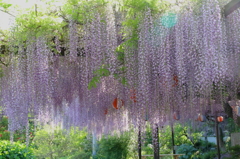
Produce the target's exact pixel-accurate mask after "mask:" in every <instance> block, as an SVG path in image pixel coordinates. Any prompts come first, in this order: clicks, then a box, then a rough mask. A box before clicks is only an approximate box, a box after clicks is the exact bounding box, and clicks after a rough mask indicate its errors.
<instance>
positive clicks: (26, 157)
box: [0, 140, 35, 159]
mask: <svg viewBox="0 0 240 159" xmlns="http://www.w3.org/2000/svg"><path fill="white" fill-rule="evenodd" d="M34 158H35V157H34V155H33V150H32V148H27V147H26V145H25V144H22V143H19V142H14V143H10V141H4V140H2V141H0V159H34Z"/></svg>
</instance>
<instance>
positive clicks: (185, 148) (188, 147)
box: [177, 144, 197, 159]
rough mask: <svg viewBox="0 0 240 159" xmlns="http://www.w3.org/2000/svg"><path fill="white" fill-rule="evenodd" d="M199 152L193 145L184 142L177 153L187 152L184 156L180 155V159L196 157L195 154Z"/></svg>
mask: <svg viewBox="0 0 240 159" xmlns="http://www.w3.org/2000/svg"><path fill="white" fill-rule="evenodd" d="M196 152H197V149H196V148H194V147H193V146H192V145H189V144H183V145H181V146H179V147H178V150H177V153H178V154H185V155H184V156H180V157H179V158H180V159H194V158H195V157H194V154H195V153H196Z"/></svg>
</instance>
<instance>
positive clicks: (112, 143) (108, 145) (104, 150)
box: [97, 133, 131, 159]
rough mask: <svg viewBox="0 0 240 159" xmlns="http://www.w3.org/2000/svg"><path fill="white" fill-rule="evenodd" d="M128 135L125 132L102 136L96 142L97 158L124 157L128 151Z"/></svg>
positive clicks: (115, 158)
mask: <svg viewBox="0 0 240 159" xmlns="http://www.w3.org/2000/svg"><path fill="white" fill-rule="evenodd" d="M130 139H131V138H130V135H129V134H127V133H125V134H122V135H120V136H118V135H112V136H104V137H103V138H102V139H101V140H100V141H99V143H98V145H99V149H98V152H97V158H99V159H113V158H114V159H126V158H127V155H128V153H129V143H130Z"/></svg>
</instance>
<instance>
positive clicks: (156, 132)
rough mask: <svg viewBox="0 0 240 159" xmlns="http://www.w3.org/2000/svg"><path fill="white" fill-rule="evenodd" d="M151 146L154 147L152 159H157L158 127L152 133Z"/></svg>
mask: <svg viewBox="0 0 240 159" xmlns="http://www.w3.org/2000/svg"><path fill="white" fill-rule="evenodd" d="M153 135H154V136H153V145H154V159H159V157H160V156H159V137H158V125H157V124H156V129H155V130H154V133H153Z"/></svg>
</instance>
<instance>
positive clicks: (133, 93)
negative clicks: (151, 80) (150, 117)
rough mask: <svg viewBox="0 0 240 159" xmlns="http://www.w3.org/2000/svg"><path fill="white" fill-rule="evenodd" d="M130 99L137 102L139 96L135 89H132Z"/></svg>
mask: <svg viewBox="0 0 240 159" xmlns="http://www.w3.org/2000/svg"><path fill="white" fill-rule="evenodd" d="M130 99H131V100H132V101H133V102H134V103H136V102H137V96H136V91H135V89H130Z"/></svg>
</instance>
